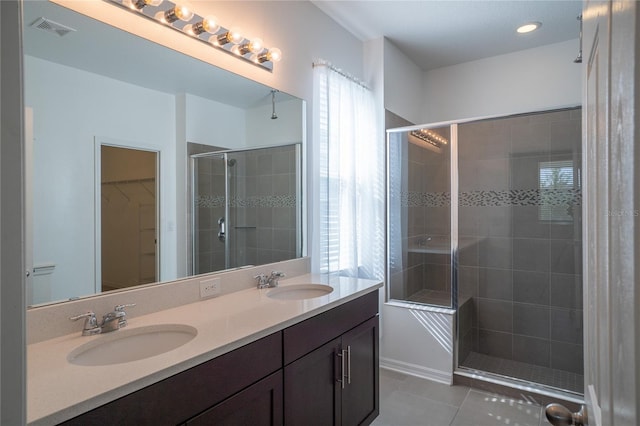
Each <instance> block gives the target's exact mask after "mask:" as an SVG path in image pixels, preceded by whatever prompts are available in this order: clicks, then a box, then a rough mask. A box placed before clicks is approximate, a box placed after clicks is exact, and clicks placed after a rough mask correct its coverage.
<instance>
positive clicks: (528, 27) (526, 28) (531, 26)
mask: <svg viewBox="0 0 640 426" xmlns="http://www.w3.org/2000/svg"><path fill="white" fill-rule="evenodd" d="M541 26H542V23H540V22H529V23H528V24H524V25H522V26H520V27H518V29H517V30H516V31H517V32H518V33H520V34H526V33H530V32H531V31H535V30H537V29H538V28H540V27H541Z"/></svg>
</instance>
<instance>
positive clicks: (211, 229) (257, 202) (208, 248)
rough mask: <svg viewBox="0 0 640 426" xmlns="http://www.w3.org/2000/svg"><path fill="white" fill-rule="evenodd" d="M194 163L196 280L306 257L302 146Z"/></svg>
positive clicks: (206, 157)
mask: <svg viewBox="0 0 640 426" xmlns="http://www.w3.org/2000/svg"><path fill="white" fill-rule="evenodd" d="M190 161H191V163H190V172H191V215H192V217H191V222H192V232H191V256H190V258H191V264H192V273H193V274H203V273H207V272H213V271H220V270H223V269H228V268H235V267H239V266H246V265H260V264H264V263H271V262H277V261H281V260H287V259H293V258H296V257H299V256H300V253H301V246H302V242H301V232H300V230H301V187H302V185H301V173H300V166H301V164H300V144H292V145H283V146H277V147H268V148H257V149H247V150H235V151H216V152H207V153H202V154H194V155H191V160H190Z"/></svg>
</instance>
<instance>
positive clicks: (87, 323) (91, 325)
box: [69, 311, 102, 336]
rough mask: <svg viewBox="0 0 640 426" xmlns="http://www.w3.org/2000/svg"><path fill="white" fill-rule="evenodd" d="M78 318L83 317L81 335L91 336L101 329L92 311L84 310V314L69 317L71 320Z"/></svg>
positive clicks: (98, 332)
mask: <svg viewBox="0 0 640 426" xmlns="http://www.w3.org/2000/svg"><path fill="white" fill-rule="evenodd" d="M80 318H84V319H85V320H84V327H83V329H82V335H83V336H91V335H94V334H100V332H101V331H102V329H101V328H100V327H98V320H97V319H96V314H94V313H93V312H91V311H89V312H85V313H84V314H80V315H76V316H75V317H69V319H70V320H71V321H78V320H79V319H80Z"/></svg>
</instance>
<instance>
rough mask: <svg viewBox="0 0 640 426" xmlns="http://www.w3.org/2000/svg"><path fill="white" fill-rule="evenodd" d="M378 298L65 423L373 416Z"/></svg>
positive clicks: (266, 424) (355, 421) (260, 425)
mask: <svg viewBox="0 0 640 426" xmlns="http://www.w3.org/2000/svg"><path fill="white" fill-rule="evenodd" d="M377 314H378V292H377V291H375V292H372V293H368V294H365V295H363V296H361V297H359V298H357V299H355V300H352V301H350V302H347V303H345V304H342V305H340V306H337V307H335V308H333V309H330V310H328V311H326V312H323V313H321V314H318V315H316V316H314V317H311V318H309V319H307V320H305V321H302V322H300V323H298V324H295V325H293V326H291V327H288V328H286V329H284V330H282V331H278V332H276V333H274V334H271V335H269V336H267V337H264V338H262V339H260V340H257V341H255V342H253V343H250V344H248V345H245V346H243V347H241V348H238V349H236V350H234V351H231V352H229V353H226V354H224V355H221V356H219V357H217V358H214V359H212V360H210V361H207V362H205V363H203V364H200V365H198V366H196V367H193V368H191V369H188V370H186V371H184V372H182V373H179V374H176V375H175V376H172V377H169V378H167V379H165V380H162V381H160V382H158V383H155V384H153V385H150V386H147V387H145V388H143V389H141V390H139V391H136V392H133V393H131V394H129V395H126V396H124V397H122V398H119V399H117V400H115V401H112V402H110V403H108V404H105V405H103V406H101V407H98V408H96V409H94V410H92V411H89V412H87V413H84V414H82V415H80V416H78V417H75V418H73V419H70V420H68V421H66V422H64V423H63V424H64V425H82V426H90V425H112V424H113V425H116V424H117V425H136V426H138V425H154V426H156V425H187V426H196V425H213V424H215V425H229V426H232V425H233V426H237V425H251V426H256V425H257V426H274V425H282V424H287V425H293V426H296V425H304V426H312V425H319V426H320V425H322V426H324V425H345V426H352V425H353V426H355V425H360V424H369V423H371V422H372V421H373V419H374V418H375V417H376V416H377V415H378V411H379V408H378V406H379V404H378V387H379V384H378V333H379V332H378V316H377Z"/></svg>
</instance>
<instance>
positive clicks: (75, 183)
mask: <svg viewBox="0 0 640 426" xmlns="http://www.w3.org/2000/svg"><path fill="white" fill-rule="evenodd" d="M52 81H53V82H55V84H51V82H52ZM123 99H126V102H123V101H122V100H123ZM25 104H26V106H28V107H32V108H33V114H34V129H33V130H34V159H33V164H34V185H33V191H34V192H33V223H34V239H35V244H34V264H35V265H37V264H40V263H48V262H51V263H54V264H55V265H56V268H55V271H54V272H53V274H52V275H51V288H52V292H51V296H52V299H53V300H60V299H66V298H69V297H75V296H83V295H87V294H92V293H94V292H95V288H94V282H95V275H94V274H95V268H96V263H95V235H94V229H95V217H96V213H95V207H96V200H95V164H94V155H95V140H96V138H98V140H100V141H104V142H114V143H118V142H121V141H122V142H127V143H131V144H134V145H136V146H139V147H147V148H152V149H157V150H160V151H161V154H160V158H161V164H160V175H161V177H160V179H161V183H160V184H161V197H160V202H161V206H160V215H161V224H160V232H161V235H160V244H161V245H160V252H161V260H160V262H161V268H162V269H161V277H162V278H163V279H173V278H175V275H176V272H175V270H176V266H175V263H176V260H175V254H173V253H172V251H170V250H168V249H166V248H167V247H175V244H176V242H175V223H176V214H175V181H176V178H175V165H174V163H173V160H172V159H173V158H175V100H174V96H171V95H167V94H165V93H160V92H156V91H153V90H149V89H144V88H140V87H137V86H133V85H130V84H126V83H122V82H120V81H117V80H113V79H109V78H106V77H103V76H99V75H96V74H91V73H88V72H85V71H80V70H77V69H74V68H69V67H66V66H62V65H59V64H55V63H53V62H49V61H44V60H41V59H38V58H33V57H29V56H26V57H25Z"/></svg>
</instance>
